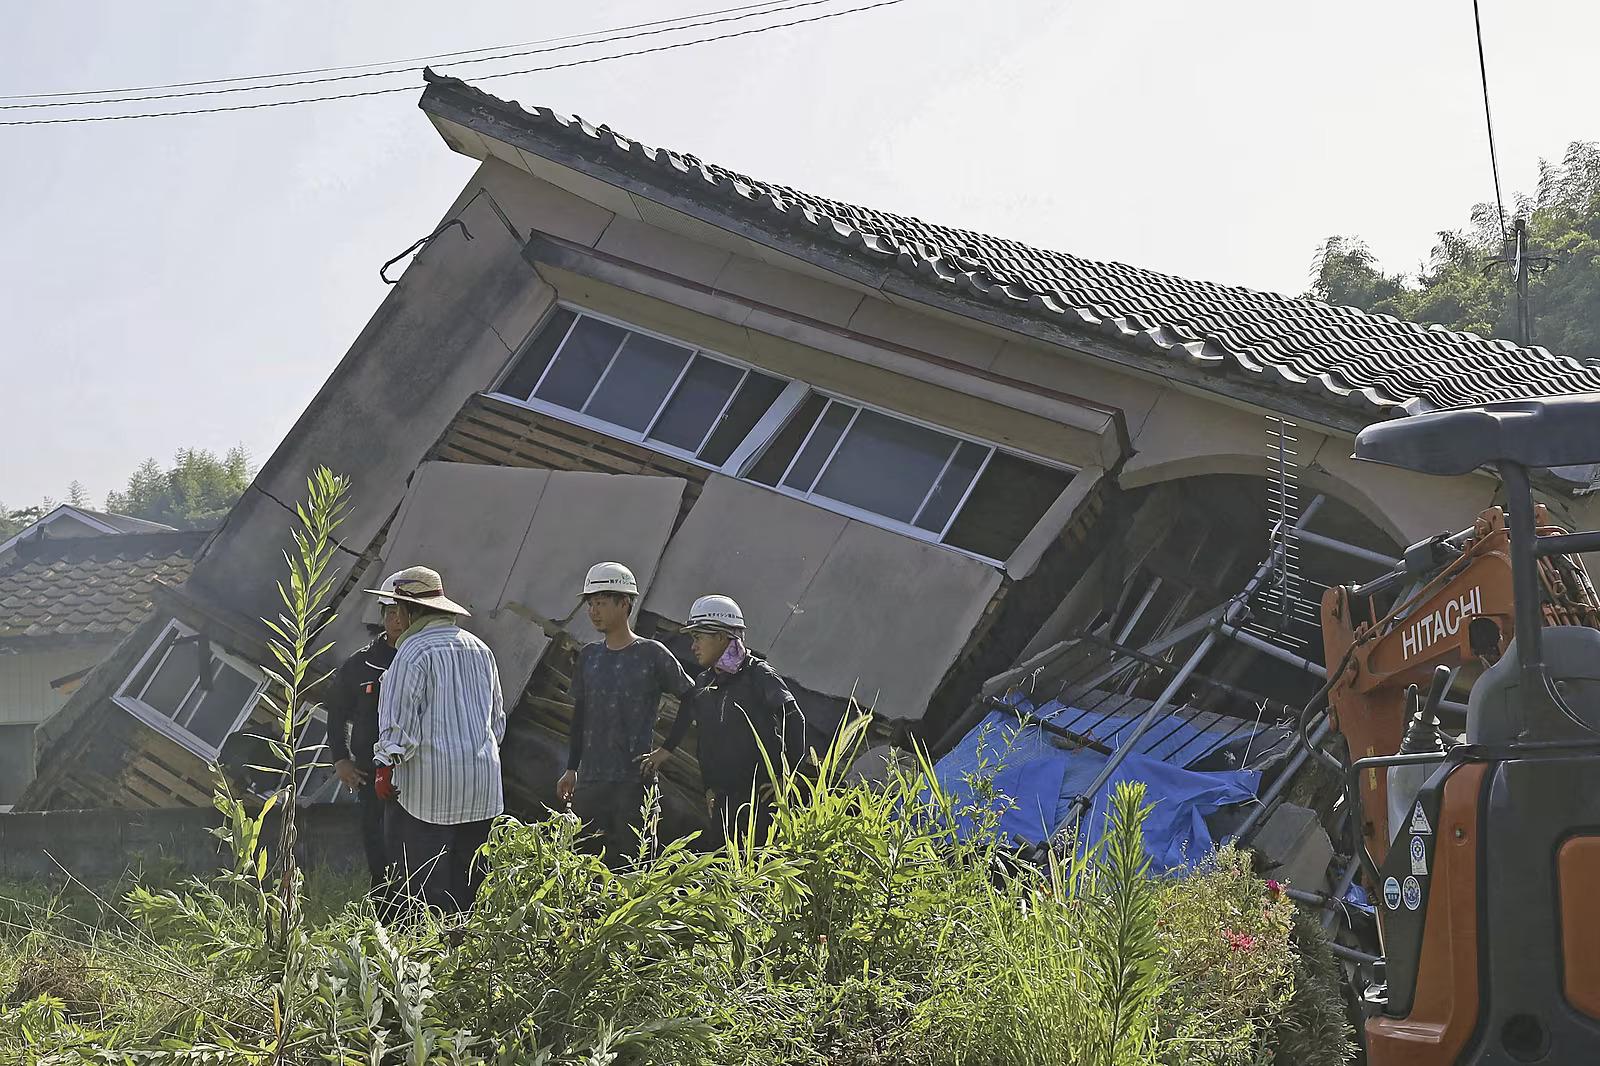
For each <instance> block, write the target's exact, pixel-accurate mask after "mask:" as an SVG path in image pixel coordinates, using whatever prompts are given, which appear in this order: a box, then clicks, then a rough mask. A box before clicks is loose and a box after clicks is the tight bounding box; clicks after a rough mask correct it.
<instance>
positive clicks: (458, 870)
mask: <svg viewBox="0 0 1600 1066" xmlns="http://www.w3.org/2000/svg"><path fill="white" fill-rule="evenodd" d="M367 591H368V592H371V593H372V594H373V595H376V596H378V597H380V598H388V599H392V600H393V601H394V602H393V603H390V604H388V605H387V606H385V607H384V616H385V622H386V624H389V625H392V626H395V627H398V629H399V631H400V639H399V642H398V645H397V647H396V649H395V655H394V662H393V663H391V664H390V666H389V669H388V672H387V673H386V674H385V675H384V678H383V685H382V687H381V689H380V691H379V698H378V741H377V744H376V745H375V747H374V749H373V762H374V764H375V768H374V770H373V785H374V789H375V791H376V792H377V794H378V795H379V796H380V797H382V798H383V799H393V800H394V801H395V802H394V803H392V804H390V805H389V811H388V818H389V820H390V822H391V823H392V825H391V827H390V828H391V830H392V831H391V832H390V833H389V840H390V843H391V845H392V846H393V847H395V848H396V850H397V851H398V854H396V855H393V856H392V857H393V859H394V861H395V862H397V863H398V864H399V865H400V872H401V874H402V875H403V876H404V878H405V889H406V891H407V893H408V894H409V895H411V896H412V897H413V898H418V899H420V900H421V901H422V902H423V903H425V904H427V905H428V906H430V907H434V908H437V909H439V910H442V911H444V912H445V913H454V912H458V911H464V910H468V909H470V908H471V906H472V903H473V900H474V899H476V898H477V894H478V885H479V883H480V882H481V880H482V871H481V867H480V865H479V864H478V863H477V862H476V861H475V860H476V858H477V854H478V850H479V849H480V848H481V847H482V846H483V844H484V842H485V841H486V840H488V838H489V827H490V824H491V822H492V821H493V820H494V818H495V817H496V816H497V815H499V814H500V813H501V812H502V811H503V810H504V809H505V802H504V793H503V791H502V788H503V786H502V784H501V780H500V741H501V739H502V738H503V737H504V736H505V731H506V712H505V702H504V700H503V698H502V696H501V692H500V671H499V669H498V668H497V667H496V665H495V661H494V653H493V652H491V651H490V650H489V648H488V646H487V645H485V644H484V643H483V641H481V640H479V639H478V638H477V637H475V636H473V635H472V634H471V633H468V632H467V631H466V630H464V629H462V628H461V627H460V626H459V625H457V624H456V623H457V620H458V619H460V618H464V617H466V616H467V609H466V608H465V607H462V606H461V605H460V604H458V603H456V602H455V601H454V600H452V599H450V598H449V597H448V596H446V595H445V594H444V582H443V580H442V579H441V578H440V577H439V574H438V573H437V572H436V571H433V570H430V569H428V568H427V567H425V566H413V567H409V568H407V569H405V570H401V571H400V572H399V573H397V574H395V575H394V580H393V583H392V586H391V587H389V588H383V589H368V590H367ZM391 615H392V621H390V617H391Z"/></svg>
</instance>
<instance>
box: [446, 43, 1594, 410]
mask: <svg viewBox="0 0 1600 1066" xmlns="http://www.w3.org/2000/svg"><path fill="white" fill-rule="evenodd" d="M427 80H428V82H429V88H428V91H427V93H425V94H424V97H423V107H424V109H425V110H431V108H430V104H432V103H433V102H434V101H436V100H438V99H439V98H441V97H452V96H453V97H455V98H456V100H457V101H458V102H459V103H461V104H462V105H464V106H466V107H467V108H468V109H469V110H472V109H476V110H480V111H483V112H486V113H488V112H492V113H493V114H494V116H495V117H496V118H499V119H501V120H502V121H507V120H508V121H511V122H515V123H517V124H519V125H520V126H521V127H522V128H523V129H524V130H527V131H528V132H529V133H530V134H532V135H534V136H536V137H543V136H548V137H551V138H552V139H560V140H565V141H566V142H568V143H577V144H579V145H582V146H584V147H586V148H592V149H598V150H599V151H600V153H601V154H602V155H604V156H605V157H606V158H607V163H608V164H609V165H610V166H612V167H614V168H617V169H621V170H625V171H627V172H629V174H630V175H631V176H633V177H635V178H637V179H639V180H642V181H645V182H656V183H660V184H663V185H664V184H666V183H669V182H670V183H672V184H674V185H678V186H682V185H684V184H685V183H688V184H690V185H692V186H693V187H694V188H695V189H697V190H699V191H700V192H701V194H702V195H704V194H705V193H707V192H709V193H712V194H714V195H715V196H717V197H719V198H720V199H721V200H722V202H723V203H724V205H725V206H727V207H728V208H729V209H730V210H732V211H734V212H736V213H738V214H739V215H740V216H741V218H742V220H743V221H745V222H748V223H751V224H753V225H756V226H760V227H764V228H767V229H770V230H779V231H781V230H785V229H788V230H799V231H802V232H804V233H806V234H809V235H813V236H817V237H820V238H822V239H823V240H827V241H832V242H834V243H836V244H838V245H841V246H842V247H843V248H844V249H845V250H846V251H847V252H849V253H850V254H855V255H860V256H865V257H870V258H875V259H886V260H889V261H890V262H892V263H893V264H894V265H895V266H896V267H897V268H898V269H901V270H903V271H905V272H907V273H910V274H913V275H915V276H917V277H919V278H921V279H923V280H924V281H926V282H927V283H929V284H931V285H935V286H942V287H946V288H950V289H955V290H957V291H961V292H965V293H969V294H972V295H974V296H976V297H978V298H980V299H984V300H989V301H993V302H996V303H1000V304H1004V305H1006V306H1009V307H1013V308H1019V309H1025V310H1026V311H1028V312H1029V313H1030V314H1033V315H1035V316H1037V317H1040V318H1043V319H1053V320H1059V321H1060V322H1061V324H1062V325H1064V326H1067V327H1068V328H1071V329H1074V330H1077V331H1080V332H1089V333H1100V334H1104V335H1109V336H1110V337H1112V338H1114V339H1117V340H1119V341H1122V342H1124V343H1128V342H1131V343H1133V344H1135V345H1136V346H1137V347H1139V348H1142V349H1144V350H1146V351H1149V352H1151V353H1155V354H1158V355H1161V356H1164V357H1168V358H1173V359H1179V360H1183V361H1185V362H1188V363H1191V364H1193V365H1195V366H1198V367H1204V368H1209V369H1212V370H1219V369H1223V368H1225V367H1230V366H1231V367H1235V368H1237V369H1239V370H1242V371H1245V372H1247V373H1251V374H1258V375H1260V376H1262V377H1264V378H1266V379H1268V380H1269V381H1270V382H1272V383H1274V384H1281V385H1284V386H1286V387H1291V388H1314V389H1316V390H1318V391H1319V392H1321V393H1322V394H1323V395H1324V396H1325V397H1326V398H1328V399H1331V400H1334V401H1337V402H1343V403H1347V404H1353V405H1357V406H1364V407H1367V408H1368V409H1369V410H1370V409H1371V408H1386V407H1396V406H1398V407H1402V408H1405V409H1406V410H1407V411H1411V412H1417V411H1425V410H1432V409H1437V408H1444V407H1457V406H1462V405H1467V404H1477V403H1487V402H1491V401H1495V400H1509V399H1525V398H1529V397H1534V396H1551V395H1565V394H1571V393H1584V392H1595V391H1600V362H1586V361H1583V360H1579V359H1576V358H1572V357H1570V356H1565V355H1558V354H1554V353H1551V352H1549V351H1547V350H1546V349H1544V348H1541V347H1528V348H1519V347H1517V346H1516V345H1514V344H1512V343H1510V342H1508V341H1503V340H1492V339H1485V338H1482V337H1478V336H1476V335H1474V334H1471V333H1464V332H1456V331H1451V330H1447V329H1443V328H1440V327H1437V326H1424V325H1420V324H1417V323H1412V322H1404V321H1401V320H1399V319H1396V318H1393V317H1391V316H1389V315H1376V314H1369V313H1367V312H1364V311H1361V310H1358V309H1356V308H1352V307H1334V306H1331V305H1329V304H1325V303H1322V302H1320V301H1317V300H1311V299H1305V298H1299V297H1289V296H1281V295H1278V294H1275V293H1267V292H1257V291H1254V290H1251V289H1244V288H1239V287H1236V286H1226V285H1218V284H1215V283H1212V282H1203V281H1191V280H1188V279H1185V278H1178V277H1173V276H1171V275H1166V274H1159V273H1156V272H1154V271H1150V270H1144V269H1141V268H1139V267H1133V266H1128V265H1127V264H1124V263H1114V262H1099V261H1095V260H1089V259H1084V258H1081V257H1079V256H1075V255H1071V254H1068V253H1065V252H1053V251H1048V250H1046V249H1042V248H1034V247H1032V246H1029V245H1026V244H1023V243H1021V242H1019V241H1014V240H1008V239H1005V238H1000V237H991V236H988V235H987V234H982V233H976V232H973V231H971V230H963V229H956V228H952V227H948V226H939V225H934V224H932V223H928V222H923V221H921V220H919V219H915V218H910V217H907V216H904V215H896V214H892V213H890V212H886V211H877V210H873V209H871V208H865V207H858V206H856V205H854V204H848V203H844V202H842V201H838V200H830V199H827V198H825V197H821V196H813V195H812V194H810V193H805V192H801V191H799V190H796V189H790V188H786V187H784V186H781V185H772V184H768V183H766V182H761V181H758V180H756V179H754V178H750V177H746V176H745V175H742V174H737V173H735V172H733V171H730V170H726V169H724V168H722V167H719V166H716V165H715V164H711V163H706V162H703V161H702V160H700V159H697V158H696V157H694V156H692V155H688V154H685V153H675V152H671V151H667V150H664V149H652V148H647V147H645V146H643V145H640V144H639V143H637V142H635V141H631V140H629V139H628V138H626V137H623V136H622V135H620V134H618V133H616V131H614V130H612V129H610V128H609V127H606V126H598V127H597V126H594V125H591V124H590V123H588V122H585V121H583V120H582V119H579V118H575V117H574V118H568V117H567V116H565V115H559V114H557V113H555V112H553V111H550V110H548V109H545V108H538V107H535V108H531V109H524V108H522V107H521V106H520V105H517V104H516V103H514V102H507V101H504V100H500V99H498V98H496V97H494V96H491V95H489V94H488V93H485V92H483V91H481V90H479V89H474V88H472V87H471V86H469V85H467V84H466V83H465V82H462V81H459V80H457V79H454V78H447V77H442V76H440V75H436V74H433V73H432V72H431V71H429V72H428V73H427ZM520 147H522V149H523V150H524V151H530V150H531V149H529V148H528V147H527V146H526V145H521V146H520ZM1373 413H1377V412H1373Z"/></svg>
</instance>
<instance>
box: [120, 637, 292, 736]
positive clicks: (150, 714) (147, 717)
mask: <svg viewBox="0 0 1600 1066" xmlns="http://www.w3.org/2000/svg"><path fill="white" fill-rule="evenodd" d="M172 633H177V634H178V636H179V637H180V638H182V637H193V636H198V633H197V632H196V631H195V630H193V629H190V628H189V627H188V626H186V625H184V624H183V623H182V622H179V621H178V620H177V619H173V620H172V621H170V622H168V623H167V624H166V626H165V627H163V628H162V630H161V633H160V635H159V636H157V637H156V639H155V640H154V641H153V642H152V643H151V645H150V647H149V649H148V650H147V651H146V652H145V653H144V655H142V656H140V658H139V662H138V665H136V666H135V667H134V668H133V670H132V671H130V672H129V674H128V676H127V677H126V678H124V679H123V682H122V685H121V687H120V688H119V689H118V691H117V694H116V695H115V696H113V697H112V702H113V703H115V704H116V705H117V706H119V707H121V708H122V709H123V710H125V711H127V712H128V713H129V714H131V715H133V716H134V717H135V718H137V719H139V720H140V721H141V722H143V723H145V724H146V725H148V726H150V727H151V728H152V729H154V730H156V731H157V732H158V733H161V734H162V735H163V736H165V737H167V739H169V740H172V741H175V742H176V743H178V744H180V745H181V746H183V747H184V748H187V749H188V750H189V751H191V752H193V753H194V754H196V755H198V756H200V757H201V758H203V759H206V760H215V759H216V758H217V756H218V755H220V754H221V751H220V749H219V748H217V747H215V746H213V745H212V744H211V743H210V742H208V741H206V740H204V739H203V738H201V737H199V736H197V735H195V734H194V733H191V732H190V731H189V730H188V729H187V728H186V727H185V726H184V725H182V724H181V723H179V722H177V721H176V720H175V719H173V718H169V717H167V716H166V715H165V714H163V713H162V712H161V710H160V709H159V708H157V707H152V706H151V705H150V704H148V703H145V702H144V700H142V699H140V698H139V696H137V695H129V694H128V686H129V685H130V684H131V683H132V682H133V679H134V678H135V677H137V676H138V675H139V672H140V671H141V670H143V669H144V667H145V665H146V664H147V663H148V662H149V661H150V657H151V655H153V654H154V653H155V650H156V648H158V647H160V646H161V645H162V644H163V643H166V642H167V640H168V637H169V635H170V634H172ZM209 647H210V650H211V658H212V660H215V661H220V662H223V663H226V664H227V665H228V666H230V667H232V668H233V669H235V670H237V671H239V673H241V674H243V675H244V676H245V677H247V678H255V679H256V686H255V688H254V689H253V690H252V691H251V693H250V695H249V696H248V697H246V698H245V701H244V704H243V706H242V707H241V708H240V711H239V714H238V715H237V716H236V717H235V718H234V720H233V724H232V725H231V726H229V727H228V730H227V732H225V733H224V734H223V736H225V737H226V736H227V735H229V734H231V733H234V732H236V731H237V730H238V729H239V727H240V726H241V725H243V724H244V723H245V722H246V721H247V720H249V718H250V714H251V712H252V711H254V710H255V707H256V703H257V702H258V701H259V700H260V698H261V693H262V692H263V691H264V690H265V689H266V687H267V679H266V677H265V676H264V675H263V674H262V673H261V671H259V670H257V669H256V668H255V667H253V666H251V665H250V664H249V663H247V662H245V661H243V660H242V659H237V658H235V657H234V656H233V655H231V654H229V653H228V652H226V651H224V650H222V649H221V648H219V647H217V646H216V645H214V644H212V645H209ZM177 650H178V648H177V646H176V645H175V644H174V645H172V646H169V647H168V648H167V649H166V651H165V652H164V653H163V656H162V659H161V663H158V664H157V665H156V668H155V670H152V671H151V673H150V679H149V680H146V682H145V684H144V685H143V686H141V688H140V690H139V691H140V693H141V694H142V693H143V692H144V691H145V690H146V689H148V688H149V686H150V680H153V679H154V678H155V675H156V673H157V672H159V671H160V669H161V665H162V664H163V663H165V662H166V656H167V655H170V654H171V653H172V652H174V651H177ZM208 665H209V663H208ZM198 684H199V681H198V679H197V680H196V681H195V683H194V684H192V685H190V686H189V690H188V692H187V693H186V694H185V696H184V701H185V702H187V700H188V698H189V696H190V695H193V693H194V689H195V685H198ZM178 706H179V709H180V710H181V709H182V706H183V704H182V703H180V704H179V705H178Z"/></svg>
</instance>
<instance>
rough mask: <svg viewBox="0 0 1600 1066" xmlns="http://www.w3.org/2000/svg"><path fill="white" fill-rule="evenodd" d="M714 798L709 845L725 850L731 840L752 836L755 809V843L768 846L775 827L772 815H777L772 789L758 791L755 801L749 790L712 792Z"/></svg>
mask: <svg viewBox="0 0 1600 1066" xmlns="http://www.w3.org/2000/svg"><path fill="white" fill-rule="evenodd" d="M711 795H712V801H711V836H710V840H709V843H710V844H711V845H712V846H713V847H718V848H720V847H722V845H723V844H725V843H727V841H728V838H729V837H730V836H734V837H742V836H744V835H745V834H746V833H748V832H750V828H751V827H750V813H751V808H752V806H753V807H754V810H755V835H754V838H755V842H756V843H757V844H764V843H766V840H767V830H768V829H770V828H771V827H772V818H773V815H775V814H776V813H777V804H776V802H775V801H774V800H773V797H772V794H771V790H770V789H761V790H759V791H757V792H756V794H755V796H754V798H752V795H751V790H750V789H748V788H747V789H744V790H743V791H741V792H738V793H734V792H719V791H716V790H712V793H711Z"/></svg>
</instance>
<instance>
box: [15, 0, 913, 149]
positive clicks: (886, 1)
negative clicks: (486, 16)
mask: <svg viewBox="0 0 1600 1066" xmlns="http://www.w3.org/2000/svg"><path fill="white" fill-rule="evenodd" d="M903 2H904V0H877V2H876V3H871V4H863V5H861V6H859V7H851V8H845V9H844V10H842V11H829V12H825V13H823V14H821V15H811V16H809V17H807V18H802V19H792V20H790V21H788V22H775V23H773V24H772V25H770V26H755V27H752V28H751V29H747V30H737V31H734V32H732V33H723V34H717V35H715V36H712V37H702V38H696V39H694V40H690V41H674V42H672V43H670V44H658V45H654V46H653V47H650V48H637V49H634V50H633V51H631V52H618V53H616V54H615V55H604V56H589V57H586V58H584V59H572V60H568V61H567V62H565V63H550V64H547V65H545V66H542V67H528V68H527V69H525V70H508V71H503V72H501V73H498V74H485V75H482V76H480V77H478V78H476V79H474V80H475V81H491V80H493V79H495V78H512V77H517V76H518V75H522V74H538V73H542V72H544V71H549V70H564V69H566V68H568V67H582V66H588V65H589V64H591V63H606V62H610V61H611V60H614V59H631V58H633V57H635V56H643V55H651V54H653V53H656V52H671V51H674V50H676V49H679V48H692V47H695V46H697V45H702V44H712V43H715V42H717V41H731V40H733V39H735V38H738V37H750V36H753V35H755V34H758V33H769V32H771V31H772V30H782V29H788V28H790V27H792V26H804V25H806V24H808V23H812V22H825V21H827V20H828V19H834V18H840V17H842V16H844V15H854V14H858V13H860V12H863V11H872V10H874V9H876V8H880V7H892V6H894V5H895V4H899V3H903ZM416 88H417V86H416V85H397V86H390V87H387V88H382V89H365V90H362V91H361V92H353V93H334V94H330V95H327V96H307V97H297V98H295V99H291V100H267V101H263V102H261V103H254V104H229V105H225V106H222V107H200V108H189V109H187V110H183V111H147V112H139V113H135V114H130V115H84V116H77V117H73V118H30V119H6V120H0V126H63V125H69V124H77V123H82V122H126V121H128V120H130V119H146V118H176V117H178V116H180V115H211V114H218V113H221V112H225V111H256V110H260V109H262V108H268V107H290V106H293V105H296V104H320V103H325V102H327V101H330V100H354V99H357V98H359V97H364V96H383V95H386V94H388V93H404V92H414V91H416Z"/></svg>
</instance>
